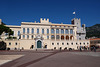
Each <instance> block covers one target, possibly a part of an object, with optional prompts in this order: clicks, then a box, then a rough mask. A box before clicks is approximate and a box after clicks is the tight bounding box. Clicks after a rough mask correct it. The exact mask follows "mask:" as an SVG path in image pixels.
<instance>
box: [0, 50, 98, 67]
mask: <svg viewBox="0 0 100 67" xmlns="http://www.w3.org/2000/svg"><path fill="white" fill-rule="evenodd" d="M1 55H8V57H9V56H10V55H14V56H21V57H19V58H17V59H13V61H10V62H7V63H5V64H3V65H1V66H0V67H100V52H90V51H89V52H87V51H83V52H79V51H44V50H43V51H42V50H40V51H32V50H31V51H29V50H28V51H0V56H1ZM6 60H7V59H6Z"/></svg>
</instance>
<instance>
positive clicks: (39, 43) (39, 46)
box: [37, 40, 42, 48]
mask: <svg viewBox="0 0 100 67" xmlns="http://www.w3.org/2000/svg"><path fill="white" fill-rule="evenodd" d="M37 48H42V42H41V41H40V40H39V41H37Z"/></svg>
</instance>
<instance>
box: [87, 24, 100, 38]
mask: <svg viewBox="0 0 100 67" xmlns="http://www.w3.org/2000/svg"><path fill="white" fill-rule="evenodd" d="M86 37H88V38H90V37H97V38H100V24H96V25H93V26H91V27H86Z"/></svg>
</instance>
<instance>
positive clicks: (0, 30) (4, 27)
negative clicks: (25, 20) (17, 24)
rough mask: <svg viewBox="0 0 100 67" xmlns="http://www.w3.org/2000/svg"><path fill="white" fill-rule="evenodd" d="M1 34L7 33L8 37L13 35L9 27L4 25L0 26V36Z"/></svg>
mask: <svg viewBox="0 0 100 67" xmlns="http://www.w3.org/2000/svg"><path fill="white" fill-rule="evenodd" d="M3 32H5V33H8V34H9V36H10V35H13V31H12V30H11V29H10V28H9V27H7V26H5V25H4V23H3V24H1V25H0V35H1V34H2V33H3Z"/></svg>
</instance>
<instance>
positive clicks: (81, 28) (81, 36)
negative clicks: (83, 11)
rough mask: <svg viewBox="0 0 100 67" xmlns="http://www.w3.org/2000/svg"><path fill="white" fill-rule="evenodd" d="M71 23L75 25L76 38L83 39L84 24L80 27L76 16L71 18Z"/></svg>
mask: <svg viewBox="0 0 100 67" xmlns="http://www.w3.org/2000/svg"><path fill="white" fill-rule="evenodd" d="M72 24H73V25H75V26H76V28H77V31H76V32H77V33H76V34H77V39H78V40H85V37H86V29H85V24H82V27H81V20H80V19H77V18H74V19H72Z"/></svg>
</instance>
